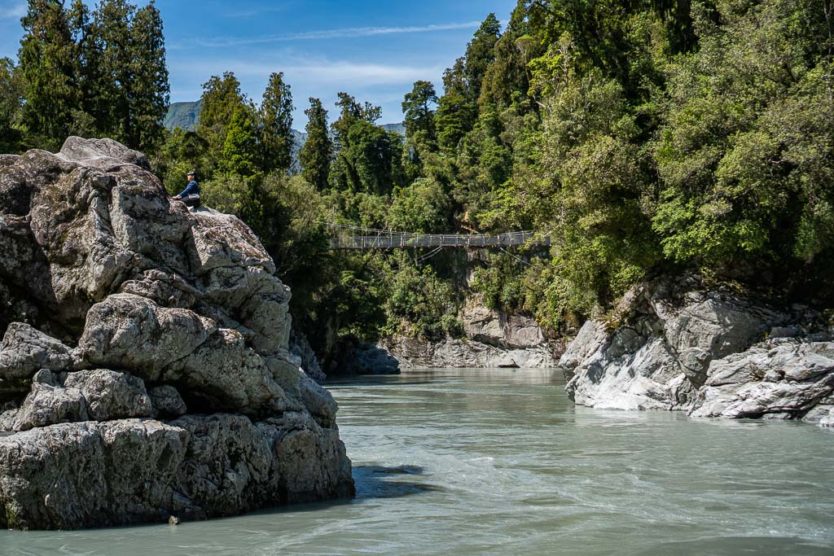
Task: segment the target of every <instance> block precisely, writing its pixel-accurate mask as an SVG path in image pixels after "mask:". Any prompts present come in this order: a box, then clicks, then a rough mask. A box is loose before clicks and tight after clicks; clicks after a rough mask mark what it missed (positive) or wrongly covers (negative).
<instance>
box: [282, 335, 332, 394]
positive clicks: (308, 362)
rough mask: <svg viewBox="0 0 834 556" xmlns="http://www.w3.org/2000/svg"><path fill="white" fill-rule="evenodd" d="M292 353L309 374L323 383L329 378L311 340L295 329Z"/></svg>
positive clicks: (291, 345)
mask: <svg viewBox="0 0 834 556" xmlns="http://www.w3.org/2000/svg"><path fill="white" fill-rule="evenodd" d="M289 351H290V354H291V355H293V356H294V357H297V358H298V359H297V366H299V367H301V368H302V369H304V372H305V373H307V376H309V377H310V378H312V379H313V380H315V381H316V382H318V383H319V384H321V383H322V382H324V381H325V379H327V376H326V375H325V374H324V371H322V370H321V365H320V364H319V360H318V357H316V354H315V352H314V351H313V348H312V347H310V342H309V341H307V337H306V336H304V334H303V333H302V332H299V331H298V330H295V329H293V330H292V333H291V335H290V347H289Z"/></svg>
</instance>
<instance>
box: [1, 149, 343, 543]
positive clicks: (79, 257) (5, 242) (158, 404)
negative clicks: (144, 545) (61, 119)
mask: <svg viewBox="0 0 834 556" xmlns="http://www.w3.org/2000/svg"><path fill="white" fill-rule="evenodd" d="M148 169H149V166H148V163H147V159H146V158H145V157H144V155H142V154H141V153H137V152H135V151H132V150H130V149H127V148H126V147H124V146H122V145H120V144H118V143H116V142H114V141H110V140H96V139H81V138H77V137H73V138H70V139H68V140H67V142H66V143H65V145H64V147H63V148H62V150H61V152H60V153H58V154H52V153H48V152H45V151H38V150H33V151H29V152H27V153H26V154H25V155H22V156H19V157H4V158H3V160H2V161H1V162H0V332H4V333H6V341H4V343H3V345H2V346H0V408H2V417H0V429H2V430H3V431H4V435H3V437H2V439H0V440H1V441H0V507H2V508H4V509H5V510H4V511H0V526H3V525H5V526H9V527H17V528H25V527H32V528H36V527H38V528H41V527H44V528H71V527H82V526H101V525H113V524H121V523H135V522H140V521H157V520H160V519H162V518H164V519H167V518H168V517H169V516H170V515H171V514H173V513H176V514H177V515H178V516H179V517H184V518H188V517H192V518H197V517H206V516H212V515H231V514H236V513H240V512H242V511H246V510H249V509H254V508H261V507H265V506H271V505H276V504H281V503H285V502H288V501H293V500H301V499H305V500H306V499H320V498H327V497H333V496H346V495H350V494H351V493H352V488H353V487H352V479H351V478H350V460H349V459H347V456H346V455H345V452H344V447H343V446H342V445H341V441H339V436H338V429H337V427H336V423H335V415H336V404H335V402H334V400H333V398H332V396H330V394H329V393H328V392H327V391H326V390H323V389H322V388H321V387H319V386H318V385H316V384H315V383H314V382H313V381H312V380H311V379H310V378H309V377H308V376H307V375H306V374H305V373H304V372H303V371H302V370H301V369H300V368H299V365H298V363H299V361H298V359H296V358H293V357H292V356H290V355H289V352H288V351H287V348H288V343H289V335H290V330H291V322H290V321H291V319H290V316H289V311H288V303H289V300H290V291H289V288H287V287H286V286H285V285H284V284H282V283H281V281H280V280H278V278H276V277H275V275H274V271H275V264H274V262H273V261H272V259H271V258H270V257H269V255H268V253H267V252H266V250H265V249H264V247H263V245H262V244H261V243H260V241H259V240H258V239H257V237H256V236H255V235H254V234H253V233H252V231H251V230H250V229H249V228H248V227H247V226H246V225H245V224H244V223H243V222H241V221H240V220H239V219H237V218H235V217H234V216H229V215H225V214H221V213H218V212H216V211H213V210H211V209H208V208H204V209H201V210H199V211H193V212H192V211H189V210H187V209H186V208H185V207H184V206H183V205H182V203H177V202H171V201H169V199H168V196H167V194H166V192H165V189H164V188H163V187H162V184H161V183H160V181H159V180H158V179H157V178H156V177H155V176H153V175H152V174H151V173H150V172H149V171H148ZM16 322H17V323H16ZM22 322H26V323H30V325H25V324H21V323H22ZM39 331H40V332H39ZM56 338H57V339H56ZM58 339H60V341H59V340H58ZM70 345H74V346H77V347H76V348H73V349H70V348H69V347H68V346H70ZM111 369H112V370H111ZM146 383H147V384H148V386H149V387H150V392H148V391H147V389H146V387H145V384H146ZM6 401H10V402H13V403H12V405H10V406H7V405H6V403H5V402H6ZM186 403H187V405H186ZM188 410H191V411H194V412H199V413H200V414H201V415H200V416H195V415H188V414H187V413H186V411H188ZM218 411H233V412H235V413H237V415H226V414H220V415H218V414H216V412H218ZM243 415H247V416H250V417H253V418H257V419H259V420H260V422H258V423H257V424H253V423H252V422H251V421H250V420H249V418H248V417H244V416H243ZM152 416H158V417H164V418H178V422H179V423H180V425H178V426H172V425H170V424H167V425H166V424H162V423H159V422H157V421H152V420H148V419H149V418H150V417H152ZM137 417H139V418H142V419H144V420H137V419H136V418H137ZM25 429H30V430H25ZM10 430H11V431H19V432H17V433H15V434H11V435H8V432H7V431H10ZM329 458H332V460H331V459H329ZM293 474H297V476H293ZM4 520H5V521H4Z"/></svg>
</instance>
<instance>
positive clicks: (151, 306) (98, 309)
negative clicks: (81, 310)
mask: <svg viewBox="0 0 834 556" xmlns="http://www.w3.org/2000/svg"><path fill="white" fill-rule="evenodd" d="M216 330H217V325H216V324H215V323H214V321H212V320H211V319H208V318H205V317H201V316H200V315H198V314H197V313H195V312H193V311H190V310H188V309H169V308H165V307H159V306H158V305H157V304H156V303H154V302H153V301H151V300H150V299H147V298H144V297H139V296H137V295H132V294H114V295H111V296H108V297H107V299H105V300H104V301H102V302H101V303H97V304H96V305H94V306H93V307H91V308H90V310H89V311H88V312H87V322H86V325H85V326H84V333H83V334H82V335H81V339H80V340H79V342H78V348H79V351H80V353H81V356H82V357H83V359H84V361H85V362H87V363H88V364H90V365H100V366H106V367H122V368H125V369H128V370H131V371H133V372H135V373H136V374H138V375H140V376H141V377H142V378H144V379H145V380H149V381H157V380H159V379H160V376H161V374H162V371H163V370H164V369H166V368H167V367H168V366H169V365H170V364H171V363H173V362H175V361H179V360H181V359H183V358H184V357H187V356H189V355H191V354H192V353H193V352H194V351H195V350H196V349H197V348H198V347H199V346H201V345H202V344H204V343H205V342H206V340H207V339H208V338H209V336H211V335H212V334H214V333H215V332H216Z"/></svg>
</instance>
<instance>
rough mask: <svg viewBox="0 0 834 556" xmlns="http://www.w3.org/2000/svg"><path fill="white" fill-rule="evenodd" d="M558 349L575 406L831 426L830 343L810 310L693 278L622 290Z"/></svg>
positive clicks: (833, 363) (833, 378)
mask: <svg viewBox="0 0 834 556" xmlns="http://www.w3.org/2000/svg"><path fill="white" fill-rule="evenodd" d="M612 320H613V321H614V322H608V323H603V322H600V321H594V320H589V321H588V322H586V323H585V325H584V326H583V327H582V329H581V330H580V331H579V334H578V335H577V337H576V338H575V339H574V341H573V342H572V343H571V344H570V345H569V347H568V349H567V351H566V352H565V353H564V354H563V356H562V358H561V360H560V365H562V366H563V367H564V368H565V370H566V373H567V376H568V378H569V382H568V384H567V390H568V393H569V394H570V396H571V397H572V398H573V399H574V401H576V403H578V404H581V405H586V406H591V407H598V408H612V409H667V410H684V411H688V412H689V413H690V414H692V415H694V416H699V417H718V416H722V417H733V418H741V417H752V418H757V417H768V418H784V419H805V420H807V421H810V422H814V423H820V424H823V425H828V424H834V413H832V411H831V410H832V409H834V406H832V403H834V401H832V400H834V396H832V392H834V342H832V341H831V340H832V334H831V331H830V330H828V329H827V328H826V326H825V324H824V322H822V321H821V319H820V318H819V315H818V314H816V313H815V312H814V311H811V310H809V309H808V308H805V307H798V306H795V307H792V308H790V309H784V310H777V309H774V308H773V307H770V306H769V305H768V304H766V303H763V302H759V301H756V300H754V299H753V298H752V297H751V296H749V295H742V294H738V293H734V292H732V291H730V290H720V289H719V290H709V289H707V288H704V287H703V286H702V285H701V284H700V283H699V281H698V280H697V279H696V278H694V277H689V278H687V279H681V280H677V281H673V280H668V279H667V280H660V281H656V282H654V283H650V284H643V285H641V286H638V287H635V288H634V289H632V290H631V291H630V292H629V293H628V294H627V295H626V296H625V298H624V299H623V301H622V302H621V304H620V306H619V307H618V308H617V309H616V311H615V314H614V315H613V317H612Z"/></svg>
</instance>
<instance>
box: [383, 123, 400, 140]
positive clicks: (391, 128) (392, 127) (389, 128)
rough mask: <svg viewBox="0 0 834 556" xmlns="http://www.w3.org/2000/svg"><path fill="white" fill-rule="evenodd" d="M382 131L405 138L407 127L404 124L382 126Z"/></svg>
mask: <svg viewBox="0 0 834 556" xmlns="http://www.w3.org/2000/svg"><path fill="white" fill-rule="evenodd" d="M382 129H384V130H385V131H393V132H394V133H399V134H400V135H402V136H403V137H405V126H404V125H403V124H382Z"/></svg>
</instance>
